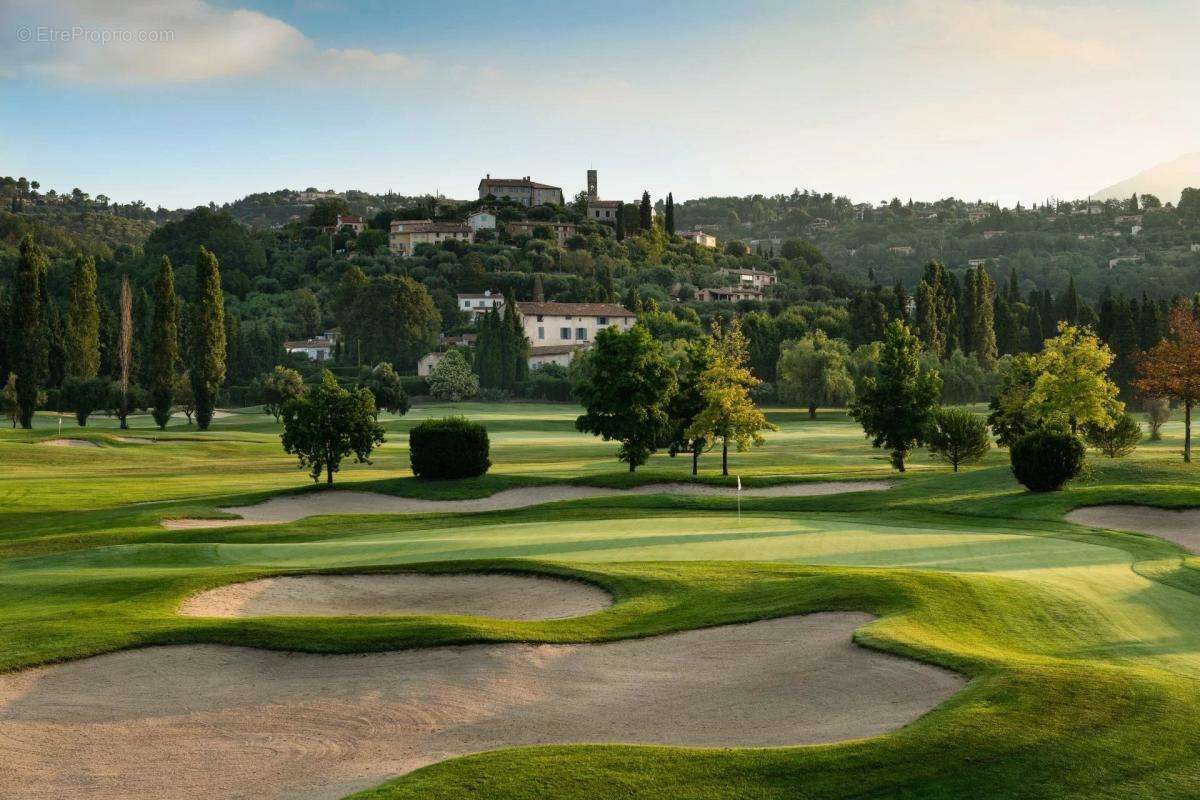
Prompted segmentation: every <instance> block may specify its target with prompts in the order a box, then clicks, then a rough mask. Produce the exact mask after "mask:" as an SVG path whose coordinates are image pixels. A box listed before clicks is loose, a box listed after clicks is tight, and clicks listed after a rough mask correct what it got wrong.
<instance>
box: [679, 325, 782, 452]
mask: <svg viewBox="0 0 1200 800" xmlns="http://www.w3.org/2000/svg"><path fill="white" fill-rule="evenodd" d="M708 351H709V356H708V357H709V367H708V369H706V370H704V372H702V373H701V374H700V394H701V395H702V396H703V398H704V408H703V410H701V412H700V413H699V414H698V415H697V416H696V419H695V421H694V422H693V423H692V424H691V426H690V427H689V428H688V430H687V433H688V435H689V436H691V437H693V438H703V439H704V440H705V442H706V443H707V444H708V446H710V447H711V446H712V444H713V442H714V441H715V440H717V439H720V440H721V474H722V475H728V474H729V445H730V443H732V444H733V445H734V446H735V447H737V450H738V452H739V453H741V452H745V451H746V450H749V449H750V448H751V447H752V446H754V445H761V444H762V443H763V442H764V441H765V439H764V438H763V435H762V432H763V431H774V430H779V428H778V426H776V425H773V424H772V423H770V422H767V418H766V416H765V415H764V414H763V413H762V409H760V408H759V407H758V406H757V405H755V404H754V401H753V400H752V399H751V398H750V390H751V389H753V388H754V387H755V386H758V384H759V383H761V381H759V379H758V378H756V377H754V375H753V374H752V373H751V372H750V370H749V368H748V367H747V366H746V362H747V359H748V356H747V353H746V337H745V336H743V335H742V329H741V326H740V324H739V323H738V320H737V318H736V317H735V318H734V319H732V320H731V321H730V322H729V324H728V325H725V326H722V325H721V323H720V321H719V320H713V327H712V337H711V338H710V339H709V343H708Z"/></svg>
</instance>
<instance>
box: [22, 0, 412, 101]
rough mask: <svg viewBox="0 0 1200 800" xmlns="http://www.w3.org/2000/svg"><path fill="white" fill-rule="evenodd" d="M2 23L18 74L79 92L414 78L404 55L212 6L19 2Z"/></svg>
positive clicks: (170, 0)
mask: <svg viewBox="0 0 1200 800" xmlns="http://www.w3.org/2000/svg"><path fill="white" fill-rule="evenodd" d="M5 6H6V8H5V10H4V11H3V12H2V16H0V24H2V25H3V27H4V29H5V30H4V32H3V35H6V36H15V37H16V40H17V46H16V47H15V48H13V55H12V58H11V59H10V61H9V63H8V65H7V70H8V72H9V74H14V73H15V74H19V73H27V74H39V75H45V76H49V77H52V78H55V79H57V80H60V81H64V82H70V83H87V84H116V85H138V84H174V83H187V82H197V81H207V80H214V79H222V78H236V77H242V76H254V75H271V74H284V75H287V76H288V78H289V79H294V78H296V77H301V78H303V77H312V78H320V79H322V80H325V79H328V78H330V77H337V76H347V75H348V76H353V75H355V74H357V73H359V72H370V73H376V74H378V73H412V72H414V71H416V70H417V69H418V68H419V67H418V65H416V64H415V63H414V62H413V61H412V60H411V59H409V58H408V57H406V56H404V55H401V54H399V53H376V52H373V51H369V50H332V49H331V50H321V49H319V48H318V47H317V46H316V44H315V43H314V42H313V41H312V40H311V39H309V38H308V37H306V36H305V35H304V34H303V33H301V32H300V31H299V30H297V29H296V28H294V27H293V26H291V25H289V24H288V23H286V22H284V21H283V20H280V19H276V18H274V17H271V16H268V15H266V14H262V13H259V12H257V11H250V10H247V9H225V8H218V7H216V6H213V5H210V4H209V3H207V2H205V1H204V0H164V1H163V2H154V0H133V1H131V2H125V3H122V4H115V3H106V2H101V1H100V0H66V1H65V2H59V3H55V4H53V8H49V7H47V6H48V4H44V3H41V2H38V0H10V2H8V3H5Z"/></svg>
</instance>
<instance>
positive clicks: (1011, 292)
mask: <svg viewBox="0 0 1200 800" xmlns="http://www.w3.org/2000/svg"><path fill="white" fill-rule="evenodd" d="M1004 293H1005V295H1006V296H1007V298H1008V304H1009V305H1010V306H1015V305H1016V304H1017V303H1019V302H1021V286H1020V281H1019V280H1018V279H1017V268H1016V267H1009V269H1008V286H1007V287H1006V288H1005V291H1004Z"/></svg>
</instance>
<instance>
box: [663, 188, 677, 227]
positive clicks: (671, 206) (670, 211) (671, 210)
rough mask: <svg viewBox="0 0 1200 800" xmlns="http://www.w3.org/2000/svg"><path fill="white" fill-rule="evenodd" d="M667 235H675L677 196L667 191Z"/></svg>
mask: <svg viewBox="0 0 1200 800" xmlns="http://www.w3.org/2000/svg"><path fill="white" fill-rule="evenodd" d="M665 222H666V226H667V235H668V236H674V235H675V197H674V196H673V195H672V194H671V193H670V192H667V213H666V219H665Z"/></svg>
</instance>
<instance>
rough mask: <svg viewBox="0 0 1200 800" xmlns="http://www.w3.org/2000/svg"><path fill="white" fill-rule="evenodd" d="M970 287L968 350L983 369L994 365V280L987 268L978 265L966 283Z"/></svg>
mask: <svg viewBox="0 0 1200 800" xmlns="http://www.w3.org/2000/svg"><path fill="white" fill-rule="evenodd" d="M967 286H968V287H969V289H970V301H971V303H970V308H971V310H970V322H971V331H970V348H969V352H970V353H971V354H972V355H974V356H975V358H976V359H978V360H979V363H980V364H982V365H983V368H984V369H988V370H990V369H992V367H994V366H995V365H996V317H995V295H996V282H995V281H993V280H992V276H991V275H989V274H988V271H987V269H985V268H984V267H983V266H978V267H976V268H975V270H974V277H973V278H972V279H971V280H970V281H969V282H968V283H967Z"/></svg>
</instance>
